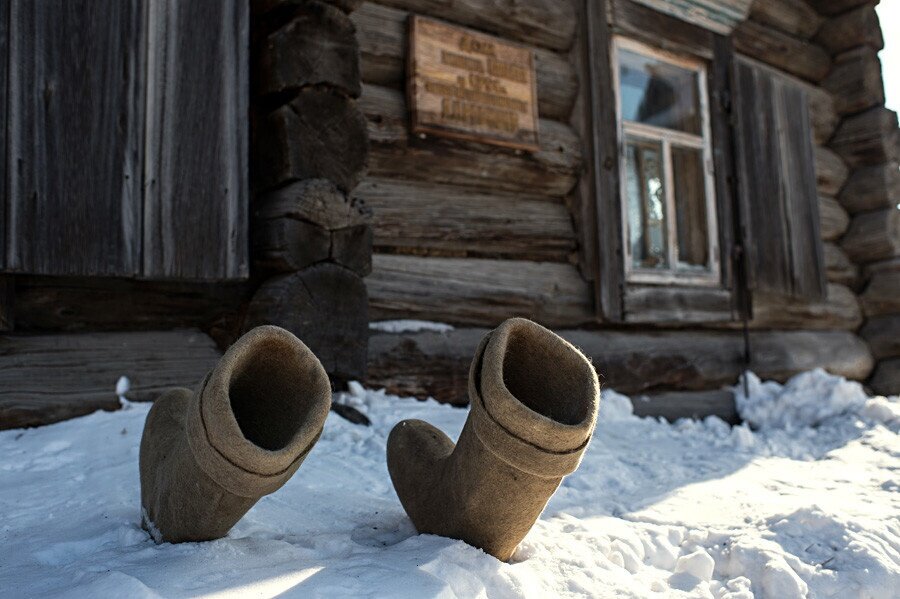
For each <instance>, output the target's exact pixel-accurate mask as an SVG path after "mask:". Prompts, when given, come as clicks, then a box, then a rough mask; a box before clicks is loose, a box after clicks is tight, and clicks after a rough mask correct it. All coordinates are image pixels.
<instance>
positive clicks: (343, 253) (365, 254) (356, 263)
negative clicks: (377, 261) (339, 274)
mask: <svg viewBox="0 0 900 599" xmlns="http://www.w3.org/2000/svg"><path fill="white" fill-rule="evenodd" d="M374 237H375V236H374V233H373V231H372V225H369V224H365V225H356V226H355V227H346V228H344V229H338V230H336V231H332V232H331V252H330V254H329V256H328V259H329V260H330V261H331V262H334V263H335V264H340V265H341V266H343V267H344V268H347V269H349V270H351V271H353V272H355V273H356V274H358V275H359V276H361V277H365V276H368V274H369V273H371V272H372V248H373V241H374Z"/></svg>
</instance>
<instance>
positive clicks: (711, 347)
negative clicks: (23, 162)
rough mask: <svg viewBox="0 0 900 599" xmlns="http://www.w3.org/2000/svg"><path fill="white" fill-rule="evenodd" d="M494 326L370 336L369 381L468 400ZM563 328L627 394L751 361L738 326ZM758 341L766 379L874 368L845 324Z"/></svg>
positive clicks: (731, 379) (716, 376)
mask: <svg viewBox="0 0 900 599" xmlns="http://www.w3.org/2000/svg"><path fill="white" fill-rule="evenodd" d="M487 332H488V331H487V329H456V330H453V331H449V332H447V333H434V332H422V333H412V334H401V335H393V334H375V335H373V336H372V337H371V338H370V340H369V356H370V360H369V378H368V379H367V384H368V385H369V386H372V387H384V388H386V389H387V390H388V391H389V392H391V393H397V394H401V395H411V396H415V397H421V398H425V397H429V396H430V397H434V398H435V399H437V400H438V401H443V402H447V403H453V404H465V403H466V401H467V400H466V382H467V377H468V368H469V363H470V361H471V359H472V355H473V354H474V352H475V348H476V346H477V344H478V342H479V341H480V340H481V338H482V337H483V336H484V335H485V334H486V333H487ZM558 332H559V333H560V334H561V335H562V336H563V337H564V338H566V339H567V340H568V341H570V342H571V343H573V344H574V345H575V346H576V347H578V348H580V349H581V350H582V351H583V352H584V353H585V354H586V355H587V356H588V357H589V358H590V359H591V361H592V362H593V364H594V366H595V368H596V369H597V372H598V373H599V375H600V377H601V379H600V380H601V383H602V385H603V387H604V388H611V389H615V390H616V391H619V392H621V393H632V394H633V393H645V392H653V391H665V390H704V389H715V388H717V387H721V386H722V385H728V384H734V383H735V382H737V378H738V376H739V375H740V374H741V373H742V372H743V371H744V368H745V365H744V350H743V336H742V335H741V334H740V333H738V332H709V331H708V332H698V331H659V332H650V333H648V332H625V331H609V330H599V331H588V330H569V331H558ZM751 347H752V360H751V364H750V368H751V369H752V370H753V371H754V372H755V373H756V374H758V375H759V376H761V377H763V378H767V379H777V380H785V379H787V378H789V377H790V376H792V375H794V374H797V373H798V372H803V371H806V370H810V369H812V368H816V367H822V368H825V369H826V370H828V371H830V372H832V373H835V374H839V375H842V376H846V377H848V378H851V379H855V380H862V379H865V378H866V377H867V376H868V375H869V374H870V373H871V371H872V367H873V359H872V355H871V354H870V353H869V350H868V347H867V346H866V344H865V343H864V342H863V341H862V340H861V339H860V338H859V337H857V336H856V335H854V334H853V333H851V332H845V331H817V332H814V331H764V332H754V333H752V334H751Z"/></svg>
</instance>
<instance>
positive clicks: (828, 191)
mask: <svg viewBox="0 0 900 599" xmlns="http://www.w3.org/2000/svg"><path fill="white" fill-rule="evenodd" d="M815 159H816V187H817V189H818V190H819V195H820V196H831V197H834V196H836V195H837V194H838V192H840V191H841V188H842V187H844V183H845V182H846V181H847V177H848V176H849V175H850V169H849V167H848V166H847V164H846V163H845V162H844V160H843V159H842V158H841V157H840V156H838V155H837V154H836V153H835V152H832V151H831V150H829V149H828V148H823V147H819V146H817V147H816V148H815Z"/></svg>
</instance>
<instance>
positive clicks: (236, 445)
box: [140, 318, 599, 560]
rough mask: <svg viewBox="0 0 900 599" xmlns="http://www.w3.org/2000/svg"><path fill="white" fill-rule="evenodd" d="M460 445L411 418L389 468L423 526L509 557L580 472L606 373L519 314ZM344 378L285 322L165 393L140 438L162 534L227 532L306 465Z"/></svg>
mask: <svg viewBox="0 0 900 599" xmlns="http://www.w3.org/2000/svg"><path fill="white" fill-rule="evenodd" d="M469 399H470V403H471V409H470V412H469V416H468V419H467V420H466V423H465V427H464V428H463V431H462V433H461V434H460V437H459V441H458V442H457V443H456V444H455V445H454V443H453V442H452V441H451V440H450V439H449V438H448V437H447V436H446V435H445V434H443V433H442V432H441V431H439V430H438V429H436V428H434V427H433V426H431V425H429V424H427V423H425V422H422V421H421V420H404V421H402V422H400V423H399V424H397V426H395V427H394V429H393V430H392V431H391V434H390V436H389V438H388V443H387V460H388V469H389V471H390V475H391V479H392V481H393V483H394V488H395V489H396V491H397V495H398V496H399V498H400V501H401V503H402V504H403V507H404V508H405V509H406V513H407V514H408V515H409V517H410V519H411V520H412V522H413V524H414V525H415V527H416V529H417V530H418V531H419V532H421V533H431V534H437V535H442V536H447V537H451V538H456V539H461V540H463V541H466V542H467V543H469V544H471V545H474V546H476V547H480V548H482V549H483V550H484V551H486V552H487V553H490V554H492V555H494V556H495V557H497V558H499V559H502V560H506V559H509V558H510V557H511V556H512V553H513V551H514V550H515V548H516V546H517V545H518V544H519V542H520V541H521V540H522V539H523V538H524V537H525V535H526V534H527V533H528V531H529V530H530V529H531V526H532V525H533V524H534V522H535V520H537V518H538V516H539V515H540V513H541V511H542V510H543V509H544V506H545V505H546V503H547V501H548V500H549V499H550V496H551V495H552V494H553V492H554V491H555V490H556V488H557V487H558V486H559V484H560V481H561V480H562V477H563V476H565V475H567V474H569V473H571V472H573V471H574V470H575V468H577V466H578V463H579V462H580V460H581V456H582V454H583V452H584V450H585V447H586V446H587V443H588V441H589V440H590V437H591V434H592V432H593V430H594V424H595V421H596V417H597V407H598V402H599V388H598V383H597V375H596V373H595V372H594V369H593V367H592V366H591V364H590V363H589V362H588V360H587V359H586V358H585V357H584V356H583V355H582V354H581V353H580V352H579V351H578V350H577V349H575V348H574V347H573V346H572V345H570V344H569V343H568V342H566V341H565V340H563V339H562V338H560V337H558V336H557V335H555V334H554V333H552V332H551V331H549V330H547V329H545V328H543V327H541V326H539V325H537V324H535V323H533V322H531V321H528V320H525V319H521V318H515V319H511V320H507V321H506V322H505V323H503V324H502V325H501V326H500V327H498V328H497V329H495V330H493V331H491V332H490V333H488V334H487V335H486V336H485V338H484V339H483V340H482V341H481V344H480V345H479V346H478V349H477V351H476V353H475V358H474V359H473V361H472V366H471V368H470V371H469ZM330 405H331V387H330V384H329V381H328V376H327V375H326V374H325V370H324V369H323V368H322V365H321V363H320V362H319V360H318V359H317V358H316V357H315V355H313V353H312V352H311V351H310V350H309V349H308V348H307V347H306V346H305V345H304V344H303V343H302V342H301V341H300V340H298V339H297V338H296V337H295V336H294V335H292V334H291V333H289V332H288V331H285V330H284V329H281V328H278V327H274V326H263V327H258V328H256V329H253V330H252V331H250V332H249V333H247V334H246V335H244V336H243V337H242V338H241V339H240V340H238V341H237V343H235V344H234V345H233V346H232V347H231V348H230V349H229V350H228V351H227V352H226V353H225V355H224V356H223V357H222V359H221V360H220V361H219V363H218V364H217V365H216V367H215V368H214V369H213V370H212V371H211V372H210V373H209V374H207V375H206V377H205V378H204V379H203V381H202V382H201V383H200V386H199V388H198V389H197V391H195V392H191V391H189V390H187V389H177V390H174V391H170V392H169V393H166V394H165V395H163V396H162V397H160V398H159V399H158V400H157V401H156V402H155V404H154V405H153V407H152V409H151V410H150V413H149V415H148V416H147V422H146V424H145V427H144V434H143V438H142V440H141V453H140V475H141V503H142V507H143V511H142V516H143V518H142V519H143V525H144V528H146V529H147V530H148V531H150V533H151V535H152V536H153V538H154V540H156V541H157V542H163V541H166V542H180V541H203V540H210V539H215V538H219V537H222V536H225V534H227V532H228V530H229V529H230V528H231V527H232V526H234V524H235V523H237V521H238V520H239V519H240V518H241V517H242V516H243V515H244V514H245V513H246V512H247V510H249V509H250V508H251V507H252V506H253V504H254V503H256V502H257V501H258V500H259V499H260V498H261V497H262V496H263V495H267V494H269V493H272V492H274V491H275V490H277V489H278V488H280V487H281V486H282V485H283V484H284V483H285V482H287V480H288V479H289V478H290V477H291V476H292V475H293V474H294V472H296V471H297V468H299V467H300V464H301V463H302V462H303V460H304V459H305V458H306V456H307V455H308V454H309V451H310V450H311V449H312V447H313V445H314V444H315V443H316V441H317V440H318V438H319V435H320V434H321V432H322V427H323V425H324V423H325V418H326V416H327V415H328V411H329V407H330Z"/></svg>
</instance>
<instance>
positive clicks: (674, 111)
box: [619, 49, 700, 135]
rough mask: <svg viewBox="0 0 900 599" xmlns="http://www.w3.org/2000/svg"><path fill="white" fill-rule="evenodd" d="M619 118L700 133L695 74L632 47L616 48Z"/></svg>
mask: <svg viewBox="0 0 900 599" xmlns="http://www.w3.org/2000/svg"><path fill="white" fill-rule="evenodd" d="M619 84H620V86H621V100H622V118H623V119H624V120H626V121H632V122H636V123H643V124H645V125H654V126H656V127H665V128H666V129H676V130H678V131H684V132H685V133H693V134H695V135H699V134H700V108H699V102H698V101H697V100H698V98H697V73H696V71H692V70H688V69H683V68H681V67H677V66H675V65H673V64H670V63H667V62H663V61H661V60H659V59H657V58H653V57H650V56H644V55H641V54H638V53H636V52H633V51H631V50H625V49H620V50H619Z"/></svg>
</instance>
